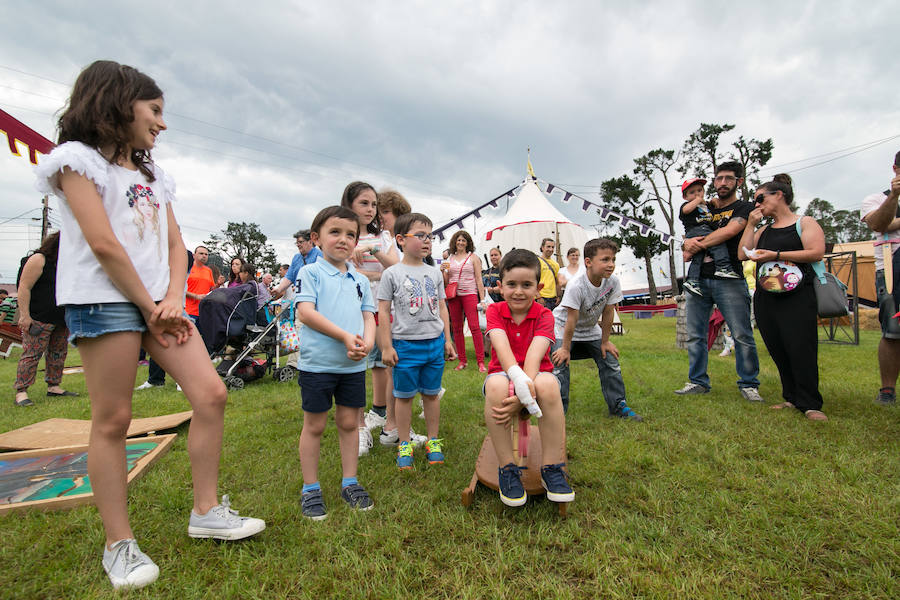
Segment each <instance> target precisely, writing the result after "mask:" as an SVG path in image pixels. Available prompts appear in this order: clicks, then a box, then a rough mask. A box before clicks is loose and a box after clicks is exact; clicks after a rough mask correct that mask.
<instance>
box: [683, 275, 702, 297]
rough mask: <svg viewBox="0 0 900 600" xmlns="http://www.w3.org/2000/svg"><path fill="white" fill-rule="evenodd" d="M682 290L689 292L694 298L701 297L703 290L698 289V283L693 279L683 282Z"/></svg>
mask: <svg viewBox="0 0 900 600" xmlns="http://www.w3.org/2000/svg"><path fill="white" fill-rule="evenodd" d="M684 289H686V290H687V291H689V292H690V293H692V294H693V295H695V296H702V295H703V290H701V289H700V282H699V281H694V280H693V279H688V280H687V281H685V282H684Z"/></svg>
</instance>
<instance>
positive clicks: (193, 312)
mask: <svg viewBox="0 0 900 600" xmlns="http://www.w3.org/2000/svg"><path fill="white" fill-rule="evenodd" d="M208 262H209V249H208V248H206V246H197V249H196V250H194V266H193V267H192V268H191V271H190V273H188V277H187V294H185V300H184V311H185V312H186V313H187V314H188V317H190V319H191V320H192V321H193V322H194V323H196V322H197V318H198V317H199V316H200V300H202V299H203V298H205V297H206V295H207V294H208V293H209V291H210V290H211V289H213V288H214V287H216V283H215V280H214V279H213V274H212V269H210V268H209V267H207V266H206V263H208Z"/></svg>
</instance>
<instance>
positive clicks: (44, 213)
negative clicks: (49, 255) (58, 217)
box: [41, 196, 50, 243]
mask: <svg viewBox="0 0 900 600" xmlns="http://www.w3.org/2000/svg"><path fill="white" fill-rule="evenodd" d="M43 202H44V208H43V210H41V243H44V238H45V237H47V229H48V227H49V225H50V202H49V198H48V197H47V196H44V201H43Z"/></svg>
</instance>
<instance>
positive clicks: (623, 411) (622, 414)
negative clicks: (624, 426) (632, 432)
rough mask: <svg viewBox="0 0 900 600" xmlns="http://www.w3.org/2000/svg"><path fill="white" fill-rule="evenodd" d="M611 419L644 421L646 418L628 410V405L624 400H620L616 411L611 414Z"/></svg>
mask: <svg viewBox="0 0 900 600" xmlns="http://www.w3.org/2000/svg"><path fill="white" fill-rule="evenodd" d="M609 416H611V417H619V418H620V419H628V420H630V421H643V420H644V418H643V417H642V416H641V415H639V414H637V413H636V412H634V411H633V410H631V409H630V408H628V405H627V404H625V401H624V400H619V403H618V404H616V409H615V410H614V411H613V412H612V413H610V415H609Z"/></svg>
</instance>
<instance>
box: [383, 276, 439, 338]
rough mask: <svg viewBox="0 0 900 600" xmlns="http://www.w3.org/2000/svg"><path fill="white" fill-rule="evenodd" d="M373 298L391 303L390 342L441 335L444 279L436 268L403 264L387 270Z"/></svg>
mask: <svg viewBox="0 0 900 600" xmlns="http://www.w3.org/2000/svg"><path fill="white" fill-rule="evenodd" d="M376 297H377V299H378V300H379V301H380V300H390V301H391V302H392V304H393V309H394V321H393V323H391V338H392V339H395V340H433V339H435V338H437V337H439V336H440V335H441V333H443V331H444V322H443V321H442V320H441V307H440V301H441V300H443V299H444V298H445V296H444V278H443V277H442V276H441V272H440V271H439V270H438V269H437V268H435V267H431V266H428V265H426V264H425V263H422V264H421V265H416V266H410V265H405V264H403V263H402V262H399V263H397V264H395V265H393V266H391V267H388V268H387V269H385V270H384V273H382V274H381V283H380V284H379V286H378V293H377V294H376Z"/></svg>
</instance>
